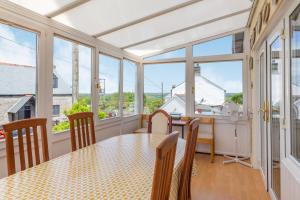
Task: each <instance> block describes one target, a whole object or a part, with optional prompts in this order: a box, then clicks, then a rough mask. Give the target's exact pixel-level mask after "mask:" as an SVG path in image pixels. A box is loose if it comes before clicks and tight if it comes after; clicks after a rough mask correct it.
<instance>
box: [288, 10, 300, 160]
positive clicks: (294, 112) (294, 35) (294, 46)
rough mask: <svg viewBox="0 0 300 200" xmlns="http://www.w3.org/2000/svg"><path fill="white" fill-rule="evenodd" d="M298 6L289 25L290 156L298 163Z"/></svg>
mask: <svg viewBox="0 0 300 200" xmlns="http://www.w3.org/2000/svg"><path fill="white" fill-rule="evenodd" d="M299 13H300V6H298V7H297V8H296V10H295V11H294V12H293V14H292V15H291V17H290V23H291V42H290V43H291V98H290V99H291V148H292V149H291V154H292V156H293V157H294V158H296V159H297V160H298V162H299V163H300V29H299V26H300V15H299Z"/></svg>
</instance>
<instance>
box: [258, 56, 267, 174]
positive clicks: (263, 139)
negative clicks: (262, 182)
mask: <svg viewBox="0 0 300 200" xmlns="http://www.w3.org/2000/svg"><path fill="white" fill-rule="evenodd" d="M259 63H260V108H261V109H262V108H264V106H265V105H264V104H265V99H266V91H265V87H266V85H265V77H266V73H265V70H266V65H265V64H266V60H265V54H264V53H262V54H261V55H260V59H259ZM260 136H261V140H260V142H261V168H262V170H263V173H264V175H265V176H266V175H267V174H266V170H267V169H266V166H267V165H266V164H267V163H266V161H267V158H266V155H267V149H266V138H267V137H266V127H265V120H264V113H263V112H260Z"/></svg>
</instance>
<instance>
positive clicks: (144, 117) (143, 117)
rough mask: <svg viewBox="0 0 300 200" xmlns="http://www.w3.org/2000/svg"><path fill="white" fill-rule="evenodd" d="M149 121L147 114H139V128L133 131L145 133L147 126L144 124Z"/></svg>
mask: <svg viewBox="0 0 300 200" xmlns="http://www.w3.org/2000/svg"><path fill="white" fill-rule="evenodd" d="M148 122H149V115H146V114H142V116H141V128H139V129H137V130H135V131H134V132H133V133H147V132H148V127H147V126H145V124H147V123H148Z"/></svg>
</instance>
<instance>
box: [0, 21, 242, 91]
mask: <svg viewBox="0 0 300 200" xmlns="http://www.w3.org/2000/svg"><path fill="white" fill-rule="evenodd" d="M37 37H38V35H37V34H35V33H32V32H29V31H25V30H22V29H18V28H13V27H10V26H7V25H3V24H1V25H0V62H9V63H14V64H24V65H32V66H36V50H37V47H36V43H37ZM216 47H217V48H216ZM78 49H79V91H80V93H90V91H91V66H92V62H91V58H92V49H91V48H89V47H87V46H83V45H79V46H78ZM193 51H194V53H193V54H194V55H195V56H199V55H202V56H203V55H218V54H228V53H231V51H232V37H231V36H228V37H224V38H221V39H217V40H214V41H212V42H206V43H202V44H200V45H195V46H194V47H193ZM53 55H54V65H55V68H56V69H55V71H56V72H57V73H58V75H59V76H60V77H61V78H62V79H63V80H64V82H65V83H66V84H68V85H69V86H70V87H71V85H72V42H71V41H68V40H65V39H62V38H58V37H55V38H54V54H53ZM183 56H185V49H179V50H176V51H173V52H168V53H165V54H162V55H159V56H154V57H152V58H148V59H149V60H151V59H163V58H173V57H183ZM99 58H100V64H99V77H100V78H101V79H105V80H106V81H105V82H106V83H105V86H106V88H105V90H106V93H113V92H118V91H119V80H120V79H119V78H120V77H119V75H120V74H119V72H120V60H118V59H115V58H113V57H110V56H105V55H99ZM123 66H124V68H123V70H124V71H123V73H124V91H125V92H133V91H135V89H136V74H137V72H136V70H137V66H136V65H135V63H133V62H131V61H124V65H123ZM201 68H202V70H201V71H202V75H203V76H205V77H206V78H208V79H209V80H211V81H213V82H215V83H216V84H218V85H220V86H222V87H223V88H224V89H225V90H226V91H227V92H229V93H236V92H241V91H242V63H241V62H240V61H238V62H219V63H202V64H201ZM144 75H145V84H144V85H145V86H144V90H145V92H146V93H147V92H151V93H157V92H161V83H163V85H164V92H165V93H169V92H170V90H171V88H172V86H173V85H175V86H176V85H179V84H181V83H183V82H184V81H185V63H171V64H155V65H145V68H144Z"/></svg>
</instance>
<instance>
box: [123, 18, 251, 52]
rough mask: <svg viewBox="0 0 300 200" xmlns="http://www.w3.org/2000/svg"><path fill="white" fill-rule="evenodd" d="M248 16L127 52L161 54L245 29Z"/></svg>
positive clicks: (174, 36)
mask: <svg viewBox="0 0 300 200" xmlns="http://www.w3.org/2000/svg"><path fill="white" fill-rule="evenodd" d="M248 16H249V12H246V13H243V14H240V15H236V16H233V17H230V18H226V19H223V20H219V21H216V22H213V23H209V24H206V25H203V26H200V27H197V28H193V29H191V30H187V31H183V32H180V33H177V34H173V35H170V36H167V37H163V38H160V39H157V40H153V41H150V42H146V43H143V44H140V45H137V46H134V47H131V48H128V49H125V50H126V51H128V52H130V53H133V54H135V55H138V56H143V55H146V54H151V53H155V52H159V51H162V50H164V49H168V48H171V47H174V46H178V45H181V44H185V43H189V42H192V41H196V40H200V39H204V38H208V37H211V36H216V35H219V34H223V33H226V32H230V31H233V30H237V29H241V28H244V27H245V24H246V23H247V20H248Z"/></svg>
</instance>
